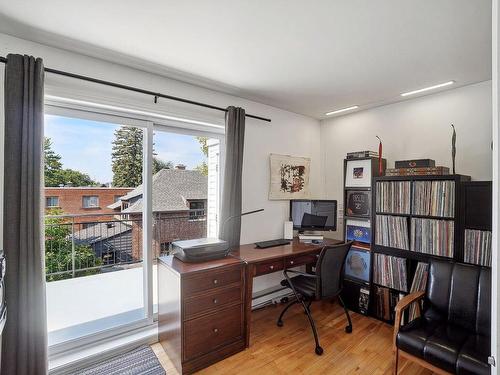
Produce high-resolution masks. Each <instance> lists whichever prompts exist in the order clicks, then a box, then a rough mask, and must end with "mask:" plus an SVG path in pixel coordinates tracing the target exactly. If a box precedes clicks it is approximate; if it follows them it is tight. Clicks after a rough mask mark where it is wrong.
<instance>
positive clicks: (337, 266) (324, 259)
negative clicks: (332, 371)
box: [276, 242, 352, 355]
mask: <svg viewBox="0 0 500 375" xmlns="http://www.w3.org/2000/svg"><path fill="white" fill-rule="evenodd" d="M351 245H352V242H347V243H343V244H339V245H335V246H326V247H324V248H323V249H322V250H321V253H320V255H319V257H318V260H317V262H316V267H315V273H314V274H312V273H305V272H299V271H295V270H285V271H283V275H284V276H285V280H283V281H282V282H281V285H283V286H287V287H289V288H291V289H292V291H293V293H294V295H295V300H293V301H292V302H290V303H289V304H288V305H287V306H286V307H285V308H284V309H283V311H282V312H281V314H280V316H279V318H278V321H277V323H276V324H277V325H278V327H282V326H283V315H285V313H286V311H287V310H288V309H289V308H290V307H291V306H293V305H294V304H296V303H300V304H302V307H303V308H304V312H305V313H306V315H307V318H308V319H309V324H310V325H311V329H312V331H313V335H314V341H315V342H316V349H315V352H316V354H317V355H321V354H323V348H322V347H321V346H320V345H319V338H318V332H317V331H316V326H315V324H314V320H313V318H312V315H311V303H312V301H314V300H320V299H332V298H335V297H338V298H339V301H340V304H341V305H342V307H343V308H344V312H345V314H346V317H347V321H348V322H349V324H348V325H347V326H346V328H345V331H346V332H347V333H351V332H352V323H351V317H350V316H349V312H348V311H347V309H346V307H345V304H344V302H343V301H342V298H341V297H340V292H341V291H342V281H343V272H342V271H343V269H344V264H345V259H346V257H347V253H348V252H349V249H350V248H351ZM289 274H295V275H296V276H294V277H290V276H289Z"/></svg>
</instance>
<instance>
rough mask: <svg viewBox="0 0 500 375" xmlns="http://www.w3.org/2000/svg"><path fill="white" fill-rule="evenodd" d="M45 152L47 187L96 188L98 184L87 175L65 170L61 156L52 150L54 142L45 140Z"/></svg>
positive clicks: (48, 139)
mask: <svg viewBox="0 0 500 375" xmlns="http://www.w3.org/2000/svg"><path fill="white" fill-rule="evenodd" d="M43 151H44V160H45V164H44V176H45V186H50V187H56V186H66V185H72V186H96V185H98V183H97V182H96V181H94V180H92V178H90V176H89V175H88V174H86V173H82V172H79V171H75V170H74V169H69V168H66V169H63V165H62V163H61V155H59V154H56V153H55V152H54V150H52V141H51V140H50V138H45V139H44V142H43Z"/></svg>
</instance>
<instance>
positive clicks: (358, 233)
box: [345, 219, 372, 244]
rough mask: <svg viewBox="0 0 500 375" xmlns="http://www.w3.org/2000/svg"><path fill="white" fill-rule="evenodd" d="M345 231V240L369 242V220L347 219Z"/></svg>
mask: <svg viewBox="0 0 500 375" xmlns="http://www.w3.org/2000/svg"><path fill="white" fill-rule="evenodd" d="M345 231H346V241H357V242H362V243H366V244H369V243H371V237H372V231H371V227H370V221H365V220H352V219H347V220H346V229H345Z"/></svg>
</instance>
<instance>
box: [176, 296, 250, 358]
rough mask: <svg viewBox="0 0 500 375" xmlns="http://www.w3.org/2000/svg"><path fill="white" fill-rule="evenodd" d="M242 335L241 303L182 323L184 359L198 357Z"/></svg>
mask: <svg viewBox="0 0 500 375" xmlns="http://www.w3.org/2000/svg"><path fill="white" fill-rule="evenodd" d="M241 337H243V307H242V305H237V306H232V307H228V308H227V309H222V310H219V311H217V312H216V313H214V314H209V315H205V316H202V317H200V318H196V319H192V320H189V321H187V322H185V323H184V340H185V341H184V353H183V357H184V360H189V359H192V358H196V357H199V356H201V355H203V354H206V353H209V352H211V351H213V350H215V349H217V348H218V347H220V346H223V345H225V344H230V343H232V342H234V341H236V340H238V339H240V338H241Z"/></svg>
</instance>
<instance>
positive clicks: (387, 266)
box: [373, 254, 408, 292]
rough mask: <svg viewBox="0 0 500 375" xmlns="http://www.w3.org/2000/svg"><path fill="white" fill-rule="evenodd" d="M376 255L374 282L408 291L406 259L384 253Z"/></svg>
mask: <svg viewBox="0 0 500 375" xmlns="http://www.w3.org/2000/svg"><path fill="white" fill-rule="evenodd" d="M373 255H374V275H373V282H374V283H376V284H379V285H382V286H386V287H388V288H392V289H397V290H399V291H402V292H407V291H408V286H407V283H406V259H404V258H398V257H393V256H390V255H384V254H373Z"/></svg>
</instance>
